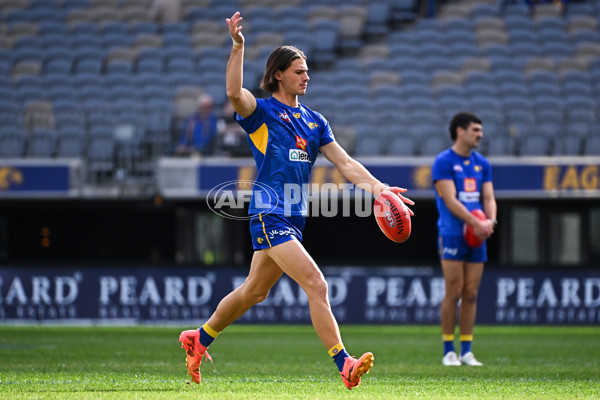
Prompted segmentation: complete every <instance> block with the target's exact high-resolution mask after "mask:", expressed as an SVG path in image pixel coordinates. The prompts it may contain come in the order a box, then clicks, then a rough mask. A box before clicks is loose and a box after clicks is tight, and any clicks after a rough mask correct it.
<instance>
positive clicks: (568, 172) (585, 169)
mask: <svg viewBox="0 0 600 400" xmlns="http://www.w3.org/2000/svg"><path fill="white" fill-rule="evenodd" d="M599 188H600V186H599V185H598V166H597V165H587V166H575V165H570V166H559V165H553V166H548V167H546V168H545V169H544V190H596V189H599Z"/></svg>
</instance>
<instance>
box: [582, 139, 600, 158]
mask: <svg viewBox="0 0 600 400" xmlns="http://www.w3.org/2000/svg"><path fill="white" fill-rule="evenodd" d="M583 154H584V155H586V156H598V155H600V136H594V137H591V138H587V139H586V141H585V145H584V146H583Z"/></svg>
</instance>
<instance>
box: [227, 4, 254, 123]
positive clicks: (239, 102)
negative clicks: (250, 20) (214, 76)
mask: <svg viewBox="0 0 600 400" xmlns="http://www.w3.org/2000/svg"><path fill="white" fill-rule="evenodd" d="M226 21H227V25H228V26H229V34H230V35H231V40H232V41H233V48H232V49H231V56H230V57H229V62H228V63H227V72H226V77H227V97H229V101H231V104H232V105H233V108H234V109H235V111H236V112H237V113H238V114H239V115H241V116H242V117H244V118H246V117H249V116H250V115H251V114H252V113H253V112H254V110H255V109H256V98H255V97H254V95H253V94H252V93H250V91H249V90H248V89H244V88H243V86H242V85H243V83H244V41H245V39H244V35H242V27H241V26H240V22H241V21H242V17H241V16H240V13H239V11H238V12H236V13H235V14H233V15H232V16H231V18H227V19H226Z"/></svg>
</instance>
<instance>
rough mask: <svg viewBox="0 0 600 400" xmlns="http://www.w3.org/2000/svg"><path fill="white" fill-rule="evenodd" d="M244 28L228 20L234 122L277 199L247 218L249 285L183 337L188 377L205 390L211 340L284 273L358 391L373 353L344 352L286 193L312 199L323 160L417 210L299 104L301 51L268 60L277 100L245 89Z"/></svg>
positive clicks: (304, 75) (253, 206)
mask: <svg viewBox="0 0 600 400" xmlns="http://www.w3.org/2000/svg"><path fill="white" fill-rule="evenodd" d="M241 20H242V18H241V16H240V14H239V12H236V13H235V14H234V15H233V16H232V17H231V18H230V19H227V24H228V26H229V34H230V35H231V39H232V40H233V49H232V50H231V56H230V58H229V62H228V64H227V72H226V73H227V96H228V97H229V100H230V101H231V104H232V105H233V107H234V109H235V111H236V114H235V117H236V120H237V121H238V123H239V124H240V125H241V126H242V128H244V130H245V131H246V132H247V133H248V143H249V145H250V148H251V150H252V154H253V155H254V160H255V161H256V165H257V171H258V174H257V177H256V181H257V185H258V186H259V187H261V188H264V187H270V188H272V190H273V193H271V194H274V195H272V196H262V195H261V193H260V191H259V190H255V191H253V197H252V200H251V202H250V207H249V213H250V215H251V216H252V218H251V219H250V233H251V236H252V245H253V247H254V250H255V252H254V255H253V257H252V262H251V265H250V272H249V275H248V277H247V278H246V281H245V282H244V283H243V284H242V285H241V286H240V287H238V288H237V289H235V290H234V291H232V292H231V293H230V294H228V295H227V296H226V297H225V298H223V300H221V302H220V303H219V305H218V306H217V309H216V310H215V312H214V313H213V315H212V316H211V317H210V318H209V319H208V321H207V322H206V323H205V324H204V325H203V326H202V327H201V328H200V329H194V330H188V331H184V332H182V333H181V336H180V339H179V340H180V341H181V343H182V347H183V348H184V349H185V350H186V353H187V367H188V371H189V374H190V375H191V376H192V379H193V380H194V382H196V383H199V382H200V363H201V361H202V358H203V356H206V357H207V358H208V352H207V348H208V347H209V346H210V344H211V343H212V342H213V340H214V339H215V338H216V337H217V335H219V333H220V332H221V331H223V330H224V329H225V328H226V327H227V326H228V325H230V324H231V323H233V322H234V321H235V320H237V319H238V318H239V317H241V316H242V315H243V314H244V313H245V312H246V311H247V310H248V309H250V307H252V306H254V305H255V304H257V303H259V302H261V301H263V300H265V299H266V297H267V294H268V293H269V290H270V289H271V287H273V285H275V283H276V282H277V281H278V280H279V278H280V277H281V276H282V275H283V274H284V273H285V274H287V275H288V276H290V277H291V278H292V279H293V280H294V281H296V282H297V283H298V284H299V285H300V287H301V288H302V289H303V290H304V291H305V292H306V295H307V297H308V305H309V309H310V316H311V320H312V323H313V326H314V328H315V331H316V332H317V335H318V336H319V338H320V339H321V341H322V342H323V345H324V346H325V348H326V349H327V350H328V352H329V354H330V356H331V357H332V358H333V361H334V362H335V364H336V366H337V368H338V369H339V372H340V374H341V376H342V379H343V382H344V384H345V385H346V387H347V388H348V389H352V388H354V387H357V386H358V385H359V384H360V380H361V376H362V375H363V374H365V373H367V372H369V368H371V366H372V365H373V359H374V357H373V354H372V353H369V352H367V353H364V354H363V355H362V356H361V357H359V358H358V359H356V358H354V357H351V356H350V355H349V354H348V352H347V351H346V349H345V347H344V344H343V343H342V339H341V336H340V331H339V328H338V324H337V321H336V320H335V317H334V315H333V313H332V312H331V307H330V304H329V299H328V295H327V282H326V281H325V279H324V277H323V274H322V273H321V270H320V269H319V267H318V266H317V264H316V263H315V261H314V260H313V259H312V257H311V256H310V255H309V254H308V253H307V251H306V250H305V249H304V247H303V246H302V244H301V241H302V230H303V228H304V222H305V218H306V215H307V207H306V202H305V201H295V202H292V204H288V202H286V192H285V187H286V185H292V186H293V187H297V188H302V190H303V191H302V193H301V194H300V198H301V199H306V195H307V194H306V193H305V192H304V188H303V184H307V183H308V182H309V176H310V171H311V168H312V166H313V164H314V162H315V160H316V158H317V155H318V153H319V152H321V153H323V155H324V156H325V157H326V158H327V159H328V160H329V161H330V162H331V163H332V164H333V165H334V166H335V167H336V168H337V169H338V170H339V171H340V173H341V174H342V176H344V178H346V179H347V180H348V181H350V182H352V183H354V184H355V185H356V186H358V187H359V188H361V189H364V190H366V191H369V192H371V193H373V194H378V193H380V192H381V191H383V190H390V191H392V192H394V193H396V194H398V195H399V197H400V198H401V199H402V201H404V202H405V203H408V204H414V203H413V202H412V201H411V200H409V199H407V198H404V197H403V196H402V195H400V193H404V192H405V191H406V189H402V188H398V187H388V186H386V185H384V184H382V183H381V182H380V181H379V180H377V179H376V178H375V177H373V176H372V175H371V174H370V173H369V172H368V171H367V170H366V169H365V167H364V166H363V165H362V164H360V163H358V162H357V161H355V160H354V159H353V158H351V157H350V156H349V155H348V154H347V153H346V152H345V151H344V150H343V149H342V148H341V147H340V146H339V145H338V144H337V142H336V141H335V139H334V137H333V133H332V131H331V128H330V126H329V123H328V122H327V120H326V119H325V118H323V116H322V115H321V114H319V113H317V112H314V111H312V110H311V109H309V108H308V107H306V106H304V105H302V104H300V103H299V102H298V96H302V95H304V93H305V92H306V88H307V85H308V81H309V76H308V67H307V64H306V57H305V56H304V53H302V51H300V50H298V49H297V48H295V47H292V46H281V47H278V48H276V49H275V50H274V51H273V52H272V53H271V55H270V56H269V59H268V60H267V65H266V70H265V74H264V77H263V79H262V82H261V87H262V88H263V89H264V90H265V91H267V92H270V93H272V97H270V98H268V99H256V98H255V97H254V95H252V93H251V92H250V91H248V90H247V89H244V88H243V86H242V80H243V61H244V36H243V35H242V32H241V29H242V27H241V26H240V22H241ZM288 187H289V186H288ZM288 196H289V194H288ZM257 197H260V198H257ZM278 199H279V201H278ZM282 200H283V201H282ZM265 204H266V205H268V206H270V207H271V208H269V210H270V212H269V213H264V211H265V207H264V206H265ZM411 214H412V212H411ZM290 350H291V351H292V350H293V349H291V348H290Z"/></svg>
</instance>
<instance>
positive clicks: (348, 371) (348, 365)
mask: <svg viewBox="0 0 600 400" xmlns="http://www.w3.org/2000/svg"><path fill="white" fill-rule="evenodd" d="M373 360H375V357H373V353H365V354H363V355H362V356H361V357H360V358H359V359H358V360H357V359H356V358H354V357H351V356H350V357H347V358H346V360H345V361H344V368H343V369H342V372H340V375H342V380H343V381H344V385H346V387H347V388H348V389H350V390H352V388H354V387H358V385H360V377H361V376H362V375H363V374H365V373H367V374H368V373H369V368H371V367H372V366H373Z"/></svg>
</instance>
